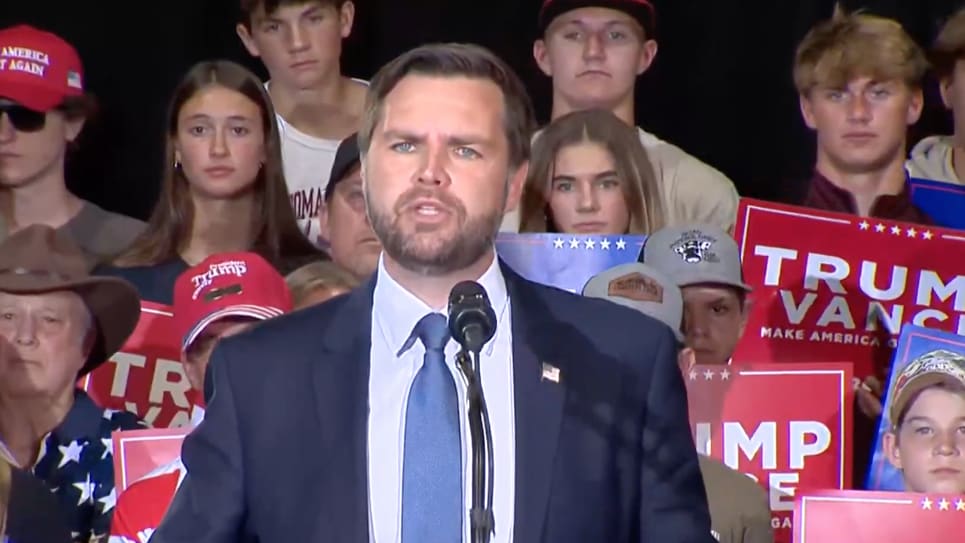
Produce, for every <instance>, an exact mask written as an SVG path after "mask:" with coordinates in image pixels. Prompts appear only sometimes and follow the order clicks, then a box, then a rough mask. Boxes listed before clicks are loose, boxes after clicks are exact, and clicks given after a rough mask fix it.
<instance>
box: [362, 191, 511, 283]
mask: <svg viewBox="0 0 965 543" xmlns="http://www.w3.org/2000/svg"><path fill="white" fill-rule="evenodd" d="M370 196H371V195H370V194H369V193H368V190H367V189H366V194H365V200H366V203H367V205H366V210H367V213H368V216H369V222H370V223H371V224H372V229H373V230H374V231H375V235H376V236H377V237H378V238H379V240H380V241H381V242H382V250H383V251H385V254H387V255H388V256H389V257H391V258H392V260H394V261H396V262H397V263H398V264H399V265H400V266H402V267H403V268H405V269H407V270H409V271H411V272H413V273H418V274H420V275H427V276H439V275H446V274H449V273H453V272H456V271H459V270H463V269H466V268H468V267H470V266H472V265H473V264H474V263H476V262H477V261H478V260H479V259H480V258H482V257H483V255H485V254H486V252H487V251H489V250H490V249H491V248H492V246H493V243H494V241H495V239H496V232H497V231H498V229H499V225H500V224H501V222H502V218H503V217H502V211H501V210H499V211H496V212H493V213H488V214H485V215H481V216H475V217H468V216H467V213H466V208H465V207H464V206H463V205H462V203H461V202H460V201H459V200H457V199H456V198H453V197H452V196H450V195H449V194H447V193H445V192H443V191H439V190H430V189H426V188H423V187H415V188H413V189H410V190H408V191H406V192H405V193H404V194H403V195H402V196H401V197H399V199H398V200H397V201H396V203H395V206H394V209H393V213H391V214H390V213H386V212H384V211H383V210H381V209H377V206H376V205H374V204H373V200H372V198H371V197H370ZM420 198H432V199H435V200H438V201H439V202H440V203H441V204H442V206H443V207H444V208H445V209H446V212H448V213H451V214H452V215H453V216H454V217H455V218H456V222H457V224H456V226H457V228H456V231H455V232H456V233H455V234H454V235H452V237H449V238H448V239H447V238H445V237H443V236H444V234H443V233H442V232H438V233H433V232H434V231H435V230H436V227H435V226H433V227H431V228H430V229H426V230H422V229H420V228H419V227H418V226H417V227H416V228H415V231H414V232H405V231H403V229H402V227H401V226H400V224H399V222H400V218H401V217H402V214H403V213H404V212H408V213H412V212H413V211H412V210H408V209H407V207H408V206H409V205H411V203H412V202H414V201H416V200H418V199H420Z"/></svg>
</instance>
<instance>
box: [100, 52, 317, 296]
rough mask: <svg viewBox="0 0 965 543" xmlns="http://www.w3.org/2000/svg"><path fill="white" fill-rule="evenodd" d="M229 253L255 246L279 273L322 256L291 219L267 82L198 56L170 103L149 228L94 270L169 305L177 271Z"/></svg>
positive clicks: (255, 250)
mask: <svg viewBox="0 0 965 543" xmlns="http://www.w3.org/2000/svg"><path fill="white" fill-rule="evenodd" d="M235 251H252V252H255V253H258V254H259V255H261V256H262V257H264V258H265V259H266V260H268V261H269V262H270V263H271V264H272V265H273V266H275V267H276V268H277V269H278V271H279V272H281V273H282V274H285V273H288V272H290V271H291V270H293V269H295V268H297V267H299V266H300V265H302V264H305V263H307V262H309V261H313V260H319V259H325V260H327V259H328V257H327V255H325V253H323V252H321V251H319V250H318V249H317V248H315V246H314V245H312V244H311V243H310V242H309V241H308V240H307V239H306V238H305V236H304V235H303V234H302V233H301V231H300V230H299V228H298V225H297V223H296V221H295V216H294V213H293V212H292V208H291V205H290V203H289V201H288V191H287V189H286V186H285V178H284V174H283V173H282V158H281V143H280V140H279V136H278V128H277V125H276V124H275V113H274V110H273V109H272V106H271V101H270V99H269V97H268V94H267V93H266V92H265V89H264V86H263V85H262V84H261V82H260V81H259V79H258V78H257V77H256V76H255V75H254V74H253V73H251V72H250V71H248V70H247V69H245V68H243V67H242V66H240V65H238V64H235V63H233V62H229V61H221V60H219V61H209V62H201V63H199V64H197V65H195V66H194V67H193V68H192V69H191V70H190V71H188V73H187V75H185V77H184V79H183V80H182V81H181V83H180V85H178V87H177V89H175V91H174V97H173V99H172V100H171V105H170V108H169V111H168V123H167V143H166V149H165V165H164V179H163V181H162V185H161V195H160V198H159V201H158V203H157V205H156V206H155V208H154V213H153V214H152V216H151V219H150V221H149V223H148V227H147V230H146V231H145V232H144V233H143V234H142V235H141V236H140V237H138V238H137V239H136V240H135V241H134V243H133V244H132V245H131V247H129V248H128V249H127V250H126V251H125V252H123V253H122V254H121V255H120V256H119V257H118V258H117V259H115V261H114V262H113V266H110V267H102V268H100V269H98V270H97V272H98V273H102V274H110V275H118V276H121V277H123V278H125V279H127V280H129V281H131V282H132V283H133V284H134V285H136V286H137V287H138V290H139V291H140V294H141V297H142V299H145V300H149V301H154V302H159V303H166V304H169V303H171V297H172V289H173V286H174V281H175V279H176V278H177V276H178V275H179V274H180V273H181V272H183V271H184V270H186V269H188V267H189V266H191V265H194V264H197V263H198V262H201V261H202V260H204V259H205V258H207V257H208V256H210V255H212V254H216V253H222V252H235Z"/></svg>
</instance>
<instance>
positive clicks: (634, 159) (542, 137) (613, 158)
mask: <svg viewBox="0 0 965 543" xmlns="http://www.w3.org/2000/svg"><path fill="white" fill-rule="evenodd" d="M520 207H521V209H520V229H519V231H520V232H560V233H566V234H599V235H620V234H649V233H650V232H653V231H655V230H657V229H659V228H661V227H663V226H664V222H665V218H664V217H665V213H664V209H663V198H662V195H661V194H660V186H659V185H658V184H657V182H656V179H655V177H654V173H653V167H652V166H651V164H650V160H649V158H648V157H647V152H646V150H644V148H643V145H642V144H641V143H640V138H639V136H638V134H637V132H636V130H635V129H634V128H633V127H631V126H628V125H627V124H626V123H624V122H623V121H621V120H620V119H619V118H617V117H616V116H615V115H614V114H613V113H611V112H609V111H605V110H600V109H595V110H594V109H591V110H583V111H577V112H573V113H570V114H567V115H564V116H562V117H560V118H558V119H556V120H555V121H553V122H552V123H551V124H550V125H549V126H547V127H546V129H544V130H543V131H542V132H540V133H539V134H538V135H537V136H536V139H535V141H534V142H533V153H532V160H531V161H530V167H529V174H528V175H527V177H526V183H525V185H524V186H523V196H522V203H521V204H520Z"/></svg>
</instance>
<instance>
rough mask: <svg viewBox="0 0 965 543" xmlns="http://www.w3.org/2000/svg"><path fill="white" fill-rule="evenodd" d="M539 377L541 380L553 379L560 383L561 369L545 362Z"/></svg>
mask: <svg viewBox="0 0 965 543" xmlns="http://www.w3.org/2000/svg"><path fill="white" fill-rule="evenodd" d="M539 379H540V381H553V382H554V383H559V382H560V369H559V368H557V367H556V366H554V365H552V364H548V363H546V362H543V372H542V374H541V375H540V378H539Z"/></svg>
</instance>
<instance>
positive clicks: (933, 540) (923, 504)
mask: <svg viewBox="0 0 965 543" xmlns="http://www.w3.org/2000/svg"><path fill="white" fill-rule="evenodd" d="M794 526H795V529H794V543H827V542H829V541H847V542H848V543H908V542H909V541H914V542H915V543H947V542H949V541H956V540H958V538H959V537H961V534H962V532H963V531H965V497H963V496H940V495H925V494H911V493H905V492H866V491H861V490H826V491H815V492H808V493H806V494H804V495H802V496H801V497H800V498H799V499H798V500H797V502H796V503H795V507H794Z"/></svg>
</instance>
